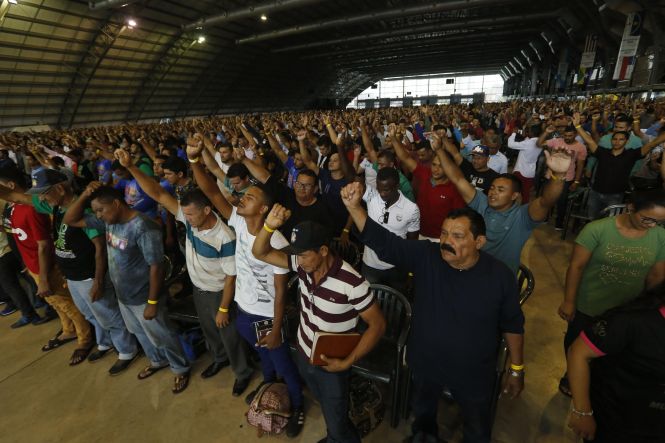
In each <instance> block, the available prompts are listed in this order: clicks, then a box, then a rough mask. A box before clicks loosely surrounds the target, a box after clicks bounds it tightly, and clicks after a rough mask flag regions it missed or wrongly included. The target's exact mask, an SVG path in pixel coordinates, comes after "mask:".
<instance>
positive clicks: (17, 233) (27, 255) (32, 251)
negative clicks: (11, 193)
mask: <svg viewBox="0 0 665 443" xmlns="http://www.w3.org/2000/svg"><path fill="white" fill-rule="evenodd" d="M10 221H11V224H12V234H13V235H14V240H16V245H17V246H18V250H19V252H20V253H21V257H22V258H23V263H25V266H26V267H27V268H28V270H29V271H30V272H32V273H33V274H39V248H38V245H37V242H38V241H40V240H49V241H50V240H51V220H50V219H49V217H48V216H47V215H44V214H39V213H38V212H37V211H35V208H33V207H32V206H31V205H24V204H15V205H14V206H13V207H12V208H11V214H10Z"/></svg>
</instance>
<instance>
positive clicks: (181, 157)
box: [0, 96, 665, 442]
mask: <svg viewBox="0 0 665 443" xmlns="http://www.w3.org/2000/svg"><path fill="white" fill-rule="evenodd" d="M663 142H665V101H658V100H649V101H644V100H641V99H631V98H629V97H627V96H626V97H616V96H611V97H609V96H607V97H599V98H590V99H581V100H566V101H556V100H551V101H511V102H505V103H486V104H469V105H443V106H421V107H414V108H387V109H366V110H361V109H358V110H353V109H347V110H336V111H327V112H323V111H308V112H300V113H295V112H282V113H271V114H247V115H236V116H219V117H210V118H200V119H198V118H197V119H192V120H184V121H173V122H168V123H159V124H157V123H153V124H122V125H116V126H105V127H87V128H74V129H69V130H53V131H48V132H38V133H37V132H23V133H19V132H8V133H2V134H0V185H1V186H0V198H2V199H3V200H5V201H6V203H5V205H4V210H3V212H2V214H3V227H4V229H3V231H2V232H1V233H0V289H1V290H0V297H1V298H0V300H2V301H3V302H4V304H5V305H4V309H3V311H2V312H1V313H0V314H2V315H11V314H13V313H14V312H16V311H17V310H18V311H20V315H19V316H18V318H17V319H16V321H15V322H13V324H12V328H16V329H18V328H21V327H23V326H27V325H30V324H33V325H39V324H43V323H46V322H48V321H50V320H54V319H56V318H57V319H58V320H59V321H60V322H61V331H60V332H59V333H58V335H57V336H55V337H54V338H53V339H52V340H50V341H49V342H48V343H47V344H45V345H44V347H43V348H42V350H43V351H45V352H46V351H50V350H53V349H55V348H58V347H60V346H62V345H64V344H66V343H67V342H70V341H76V343H77V345H76V349H75V350H74V352H73V354H72V355H71V358H70V362H69V364H70V365H77V364H80V363H82V362H83V361H85V360H86V359H87V360H89V361H96V360H99V359H101V358H103V357H104V355H105V354H107V353H108V352H110V351H111V350H113V349H115V351H116V352H117V353H118V359H117V361H116V362H115V363H114V365H113V366H112V367H111V368H110V370H109V372H110V373H111V374H112V375H114V374H118V373H120V372H122V371H124V370H126V369H127V368H128V367H129V365H130V364H131V363H132V362H133V361H134V360H135V359H136V358H137V356H138V355H139V352H140V350H142V351H143V353H145V355H146V357H147V358H148V360H149V361H150V365H149V366H147V367H145V368H144V369H143V370H142V371H141V372H140V373H139V374H138V378H139V379H145V378H148V377H150V376H151V375H152V374H154V373H155V372H157V371H158V370H160V369H162V368H166V367H170V368H171V370H172V371H173V372H174V374H175V380H174V385H173V388H172V390H173V392H174V393H180V392H182V391H183V390H185V389H186V387H187V385H188V383H189V381H190V371H191V362H190V361H189V360H188V359H187V357H186V356H185V354H184V352H183V350H182V346H181V344H180V343H179V341H178V337H177V335H176V333H175V331H174V329H173V327H172V326H171V324H170V322H169V319H168V310H167V308H166V302H165V298H166V297H168V296H169V295H167V292H168V291H167V290H168V288H164V287H163V280H164V279H163V270H164V269H163V260H164V257H165V256H166V257H169V258H170V260H171V262H173V263H185V264H186V268H187V274H188V283H187V284H186V285H185V290H186V291H189V290H191V291H190V292H191V293H192V295H193V299H194V303H195V307H196V311H197V313H198V317H199V320H200V325H201V328H202V331H203V334H204V337H205V341H206V344H207V348H208V350H209V351H210V354H211V356H212V363H211V365H210V366H209V367H207V368H206V369H205V370H204V371H203V373H202V374H201V375H202V376H203V377H204V378H207V377H212V376H214V375H215V374H217V373H218V372H219V371H220V370H221V369H223V368H224V367H225V366H231V368H232V370H233V372H234V374H235V378H236V381H235V384H234V387H233V394H234V395H236V396H239V395H241V394H242V393H243V392H244V391H245V390H246V389H247V387H248V386H249V384H250V381H251V377H252V373H253V368H252V364H251V358H250V355H251V352H252V351H251V349H255V350H257V352H258V354H259V357H260V365H261V372H262V374H263V379H262V382H261V385H259V387H258V388H257V389H255V390H253V391H252V392H251V393H250V394H249V395H248V396H247V399H246V400H247V401H248V402H251V400H252V399H253V395H255V394H256V392H258V390H259V389H260V387H261V386H262V385H264V384H266V383H270V382H273V381H274V380H276V379H277V378H278V377H281V378H282V379H283V380H284V381H285V383H286V385H287V387H288V396H289V398H290V402H291V410H292V413H291V416H290V417H291V418H290V419H289V423H288V426H287V434H288V435H289V436H291V437H293V436H296V435H298V433H299V432H300V430H301V428H302V426H303V425H304V421H305V409H304V400H303V395H302V390H303V385H305V386H307V387H308V389H310V391H312V393H313V395H314V397H315V398H316V399H317V400H318V401H319V402H320V404H321V406H322V410H323V415H324V417H325V420H326V426H327V430H326V432H327V437H326V438H327V440H326V438H324V439H323V440H321V441H328V442H353V441H359V437H358V435H357V433H356V432H355V431H354V429H353V425H352V424H351V423H350V422H349V419H348V410H347V409H348V405H346V403H347V399H348V389H349V388H348V373H349V370H350V368H351V366H352V365H353V364H354V363H355V362H357V361H358V360H359V359H361V358H362V357H363V356H365V355H367V354H368V353H370V352H371V349H372V348H373V347H374V346H375V345H376V344H377V343H378V342H379V341H380V339H381V335H382V334H383V331H384V329H385V327H386V325H385V319H384V318H383V315H382V313H381V310H380V308H379V307H378V303H377V302H376V300H374V299H373V296H372V292H371V291H370V285H371V284H384V285H387V286H390V287H392V288H395V289H397V290H398V291H400V292H401V293H403V294H404V295H406V296H407V298H408V299H409V300H410V302H411V303H412V304H413V309H414V321H413V326H412V330H411V333H410V338H409V352H408V354H407V355H408V361H407V362H408V364H409V366H410V367H411V368H412V371H413V382H414V390H413V405H414V406H413V413H414V416H415V421H414V423H413V434H414V436H413V440H412V441H414V442H416V441H423V442H425V441H437V440H436V438H438V437H437V425H436V405H437V403H438V398H439V396H440V392H441V391H442V390H443V389H444V387H448V388H451V390H452V391H453V394H454V397H455V399H456V400H457V401H458V402H459V403H460V406H461V411H462V415H463V417H464V435H465V441H468V442H484V441H489V435H490V432H491V417H490V412H489V404H490V402H491V399H490V398H489V395H490V393H491V386H490V385H489V383H490V382H491V381H492V373H493V370H494V364H495V361H496V358H495V357H496V353H497V352H498V351H497V343H498V339H499V338H500V336H501V335H502V336H503V337H504V338H505V340H506V342H507V344H508V347H509V350H510V370H509V371H508V376H507V380H506V383H505V392H506V393H507V394H509V395H510V396H511V397H515V396H517V395H519V393H520V392H521V390H522V389H523V388H524V374H525V368H524V361H523V355H522V353H523V352H522V351H523V350H522V347H523V334H524V326H523V325H524V317H523V315H522V313H521V309H520V306H519V303H518V289H517V285H516V279H515V275H516V273H517V270H518V268H519V265H520V254H521V251H522V248H523V246H524V244H525V243H526V241H527V240H528V238H529V237H530V235H531V232H532V230H533V229H535V228H536V227H537V226H538V225H539V224H541V223H544V222H547V221H548V220H551V224H552V225H553V226H554V229H556V230H562V229H566V228H567V227H566V226H565V223H566V220H567V217H566V211H567V209H568V207H569V201H571V199H573V198H576V196H577V195H582V194H584V198H583V199H582V200H583V202H584V203H585V205H584V209H585V210H586V211H587V219H588V220H589V223H588V224H587V225H586V226H585V227H584V228H583V229H582V230H581V232H580V233H579V235H578V237H577V239H576V242H575V246H574V250H573V254H572V257H571V262H570V267H569V268H568V271H567V275H566V287H565V294H564V300H563V302H562V304H561V307H560V308H559V315H560V316H561V317H562V318H563V319H564V320H566V321H567V322H568V332H567V334H566V338H565V342H564V347H565V350H566V352H567V355H568V373H567V374H565V375H564V376H563V377H562V379H561V382H560V385H559V389H560V390H561V392H562V393H563V394H565V395H570V396H572V398H573V408H572V413H571V417H570V426H571V427H572V428H573V429H574V430H575V431H576V432H577V433H578V434H579V435H581V436H582V437H583V438H585V439H587V440H592V439H593V438H594V437H597V440H598V441H635V442H637V441H645V442H646V441H657V440H659V439H662V438H665V426H664V425H663V423H665V417H664V415H663V411H665V407H663V405H664V404H665V398H664V397H663V393H662V389H660V390H659V388H657V387H658V386H660V385H662V383H663V382H664V380H665V355H664V354H663V352H665V351H664V350H665V327H664V326H665V296H664V295H663V294H664V293H665V292H664V289H663V281H665V231H664V230H663V228H662V227H661V226H660V225H661V224H662V223H663V222H665V190H664V189H663V180H664V178H665V165H664V164H663V162H662V155H663ZM624 204H625V205H626V206H625V208H626V209H627V211H626V212H624V213H623V214H621V215H619V216H617V217H612V218H603V216H604V215H606V214H605V213H604V212H603V210H604V208H606V207H608V206H612V205H624ZM333 239H337V240H336V241H338V242H339V243H340V244H342V245H345V244H348V243H355V244H357V245H358V246H359V247H360V248H361V250H362V263H361V265H360V266H359V267H358V269H354V268H353V267H352V266H351V265H350V264H349V263H347V262H344V261H343V260H342V259H341V258H340V257H339V256H338V255H337V254H336V253H335V252H334V250H333V248H332V247H331V241H332V240H333ZM292 273H295V274H296V275H298V277H299V287H300V293H301V295H300V302H299V303H298V305H299V309H300V316H299V327H298V331H297V336H296V337H292V338H291V340H292V341H293V340H294V341H295V342H296V343H297V347H298V352H296V353H295V354H293V353H291V352H290V350H289V346H288V341H289V340H290V339H289V338H283V335H282V329H285V326H284V325H283V324H282V318H283V316H284V311H285V305H286V304H287V300H286V286H287V281H288V276H289V275H291V274H292ZM317 303H318V304H317ZM265 320H270V321H271V322H272V323H271V328H272V329H271V331H272V332H271V334H269V335H267V336H265V337H263V338H260V339H257V337H256V333H255V330H254V324H255V323H256V322H261V321H265ZM360 320H362V322H363V323H365V324H366V325H368V327H367V329H366V330H365V332H364V334H363V338H362V339H361V341H360V343H359V344H358V345H357V347H356V349H355V350H354V351H353V352H352V353H351V354H350V355H349V356H348V357H347V358H343V359H332V358H331V359H326V360H325V361H326V363H327V365H326V366H314V365H312V364H311V362H310V357H311V355H310V354H311V352H312V347H313V339H314V336H315V334H316V333H317V332H348V331H351V330H355V328H356V327H357V325H358V323H359V321H360ZM531 333H534V334H537V331H535V330H533V331H532V332H531ZM445 337H449V338H445ZM471 350H473V352H471ZM324 357H325V356H324ZM598 357H603V358H598ZM303 382H304V383H303ZM661 387H662V386H661ZM433 411H434V412H433Z"/></svg>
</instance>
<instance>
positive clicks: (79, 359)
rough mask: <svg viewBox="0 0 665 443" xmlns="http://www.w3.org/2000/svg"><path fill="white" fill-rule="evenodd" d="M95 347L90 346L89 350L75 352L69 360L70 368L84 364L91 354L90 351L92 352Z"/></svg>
mask: <svg viewBox="0 0 665 443" xmlns="http://www.w3.org/2000/svg"><path fill="white" fill-rule="evenodd" d="M93 347H94V346H89V347H87V348H83V349H76V350H74V353H73V354H72V357H71V358H70V359H69V366H76V365H78V364H80V363H83V362H84V361H85V359H86V358H87V357H88V354H90V351H92V348H93Z"/></svg>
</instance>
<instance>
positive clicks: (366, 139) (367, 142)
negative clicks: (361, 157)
mask: <svg viewBox="0 0 665 443" xmlns="http://www.w3.org/2000/svg"><path fill="white" fill-rule="evenodd" d="M363 123H364V119H360V132H361V134H362V139H363V146H364V147H365V151H366V152H367V159H368V160H369V161H370V162H372V163H376V162H377V161H378V159H379V156H378V154H377V152H376V149H374V142H373V141H372V137H370V135H369V130H368V129H367V125H365V124H363Z"/></svg>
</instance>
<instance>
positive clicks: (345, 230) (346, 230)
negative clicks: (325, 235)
mask: <svg viewBox="0 0 665 443" xmlns="http://www.w3.org/2000/svg"><path fill="white" fill-rule="evenodd" d="M342 231H343V232H346V233H347V234H348V233H349V232H351V231H349V230H348V229H346V228H344V229H342Z"/></svg>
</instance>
